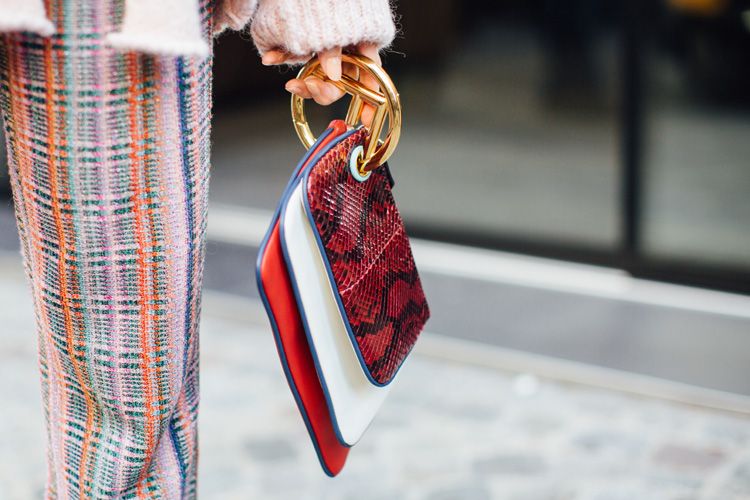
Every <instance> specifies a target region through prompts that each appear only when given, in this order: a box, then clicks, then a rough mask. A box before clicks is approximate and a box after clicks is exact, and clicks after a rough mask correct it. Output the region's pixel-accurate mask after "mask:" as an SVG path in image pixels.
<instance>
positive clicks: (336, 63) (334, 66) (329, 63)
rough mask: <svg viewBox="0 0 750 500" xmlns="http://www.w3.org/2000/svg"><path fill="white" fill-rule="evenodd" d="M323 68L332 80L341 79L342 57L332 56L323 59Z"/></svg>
mask: <svg viewBox="0 0 750 500" xmlns="http://www.w3.org/2000/svg"><path fill="white" fill-rule="evenodd" d="M323 70H324V71H325V72H326V75H328V78H330V79H331V80H333V81H335V82H337V81H339V80H341V57H338V56H336V57H331V58H329V59H326V60H325V61H323Z"/></svg>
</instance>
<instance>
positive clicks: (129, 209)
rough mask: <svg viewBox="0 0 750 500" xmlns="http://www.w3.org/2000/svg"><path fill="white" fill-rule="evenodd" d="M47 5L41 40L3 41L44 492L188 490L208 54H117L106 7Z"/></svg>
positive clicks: (5, 106)
mask: <svg viewBox="0 0 750 500" xmlns="http://www.w3.org/2000/svg"><path fill="white" fill-rule="evenodd" d="M46 3H47V9H46V10H47V13H48V15H49V17H50V19H51V20H52V21H53V23H54V24H55V26H56V33H55V34H54V35H53V36H51V37H48V38H41V37H38V36H36V35H32V34H28V33H17V34H9V35H3V36H2V38H0V107H1V109H2V117H3V122H4V127H5V133H6V139H7V145H8V152H9V162H10V176H11V182H12V187H13V195H14V199H15V208H16V215H17V221H18V229H19V232H20V236H21V244H22V252H23V256H24V262H25V266H26V271H27V274H28V277H29V280H30V283H31V290H32V293H33V298H34V303H35V312H36V319H37V325H38V339H39V343H38V345H39V365H40V369H41V380H42V399H43V404H44V409H45V414H46V421H47V441H48V446H47V462H48V478H47V492H46V496H47V497H48V498H60V499H66V500H67V499H79V498H192V497H194V496H195V487H196V486H195V477H196V466H197V434H196V416H197V410H198V318H199V312H200V287H201V281H202V273H203V255H204V240H205V225H206V208H207V193H208V177H209V132H210V100H211V59H210V58H205V59H197V58H192V59H183V58H174V57H149V56H143V55H136V54H123V53H116V52H114V51H113V50H111V49H110V48H108V47H107V46H106V45H105V44H104V36H105V35H106V34H107V33H109V32H111V31H113V30H114V29H115V27H116V26H117V25H118V24H119V23H120V22H121V18H122V7H123V2H121V1H116V0H47V2H46ZM211 8H212V6H211V2H210V1H209V0H202V2H201V11H202V15H203V26H204V29H205V36H206V38H208V36H209V33H210V28H211V27H210V26H209V24H210V21H209V19H210V15H211Z"/></svg>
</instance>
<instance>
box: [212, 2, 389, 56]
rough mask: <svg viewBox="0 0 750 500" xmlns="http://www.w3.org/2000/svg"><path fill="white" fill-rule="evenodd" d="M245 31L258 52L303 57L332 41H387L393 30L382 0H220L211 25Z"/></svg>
mask: <svg viewBox="0 0 750 500" xmlns="http://www.w3.org/2000/svg"><path fill="white" fill-rule="evenodd" d="M251 18H252V21H251V24H250V32H251V34H252V37H253V40H254V41H255V45H256V47H257V48H258V51H259V52H260V53H261V55H263V54H265V53H266V52H268V51H269V50H272V49H279V50H283V51H285V52H287V53H289V54H290V56H291V57H290V58H289V59H288V62H290V63H295V62H303V61H306V60H307V59H309V58H310V56H312V54H314V53H316V52H320V51H322V50H324V49H328V48H332V47H346V46H350V45H357V44H359V43H364V42H368V43H372V44H374V45H376V46H377V47H379V48H383V47H386V46H387V45H389V44H390V43H391V42H392V41H393V38H394V36H395V34H396V27H395V25H394V22H393V14H392V12H391V7H390V4H389V3H388V0H223V4H222V5H221V9H220V11H219V14H218V17H217V27H218V28H219V29H223V28H225V27H229V28H232V29H241V28H242V27H243V26H244V24H245V23H247V22H248V21H249V20H250V19H251Z"/></svg>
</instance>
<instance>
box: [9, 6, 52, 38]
mask: <svg viewBox="0 0 750 500" xmlns="http://www.w3.org/2000/svg"><path fill="white" fill-rule="evenodd" d="M5 31H30V32H32V33H36V34H38V35H43V36H49V35H51V34H53V33H54V32H55V26H54V25H53V24H52V22H51V21H50V20H49V19H47V17H46V15H45V13H44V2H42V1H41V0H0V32H5Z"/></svg>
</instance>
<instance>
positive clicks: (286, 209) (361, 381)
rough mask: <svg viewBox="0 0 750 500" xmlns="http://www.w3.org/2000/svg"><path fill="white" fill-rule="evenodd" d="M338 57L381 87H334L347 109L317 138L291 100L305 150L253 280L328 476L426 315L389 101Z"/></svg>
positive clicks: (361, 63)
mask: <svg viewBox="0 0 750 500" xmlns="http://www.w3.org/2000/svg"><path fill="white" fill-rule="evenodd" d="M343 60H344V62H345V63H350V64H353V65H354V67H356V68H357V69H358V73H361V72H369V73H370V74H372V75H373V76H374V77H375V78H376V80H377V81H378V82H379V84H380V88H381V89H383V90H382V91H380V92H375V91H372V90H370V89H368V88H366V87H364V86H362V85H361V84H359V81H358V80H357V79H355V78H353V77H350V76H345V77H343V78H342V80H341V82H333V83H335V84H338V85H340V87H341V88H342V89H344V90H345V91H346V92H348V93H350V94H352V102H351V104H350V108H349V112H348V113H347V118H346V120H345V121H341V120H334V121H333V122H332V123H331V125H330V126H329V128H328V129H327V130H326V131H325V132H323V134H321V135H320V137H319V138H318V139H317V140H315V139H313V135H312V132H311V131H310V128H309V125H308V124H307V120H306V119H305V115H304V101H303V100H302V99H300V98H298V97H296V96H293V98H292V113H293V120H294V124H295V126H296V128H297V132H298V135H299V136H300V138H301V140H302V142H303V144H305V145H306V146H308V152H307V153H306V155H305V156H304V157H303V159H302V161H301V162H300V163H299V164H298V166H297V167H296V168H295V169H294V172H293V173H292V176H291V178H290V180H289V182H288V184H287V187H286V188H285V190H284V192H283V194H282V196H281V200H280V202H279V205H278V208H277V210H276V212H275V214H274V217H273V219H272V221H271V224H270V226H269V229H268V231H267V234H266V237H265V238H264V240H263V243H262V244H261V248H260V252H259V256H258V262H257V273H256V275H257V281H258V289H259V291H260V295H261V298H262V300H263V303H264V305H265V307H266V311H267V313H268V316H269V319H270V322H271V325H272V329H273V331H274V338H275V341H276V346H277V349H278V352H279V358H280V360H281V364H282V367H283V369H284V373H285V375H286V378H287V381H288V383H289V387H290V389H291V391H292V394H293V395H294V398H295V400H296V402H297V406H298V408H299V411H300V413H301V415H302V418H303V420H304V422H305V424H306V426H307V429H308V433H309V435H310V438H311V440H312V442H313V445H314V447H315V450H316V452H317V455H318V458H319V461H320V463H321V466H322V467H323V470H324V471H325V472H326V473H327V474H328V475H330V476H335V475H336V474H338V473H339V472H340V471H341V470H342V469H343V467H344V464H345V462H346V459H347V456H348V453H349V450H350V448H351V447H352V446H354V445H355V444H356V443H357V442H358V441H359V439H360V438H361V437H362V435H363V433H364V432H365V430H366V429H367V427H368V426H369V425H370V423H371V422H372V420H373V419H374V417H375V415H376V414H377V411H378V409H379V408H380V406H381V405H382V404H383V401H384V400H385V398H386V397H387V395H388V393H389V391H390V389H391V387H392V383H393V381H394V380H395V379H396V378H397V374H398V372H399V370H400V368H401V367H402V366H403V364H404V362H405V361H406V359H407V358H408V355H409V353H410V352H411V350H412V349H413V347H414V344H415V342H416V340H417V338H418V336H419V334H420V332H421V331H422V329H423V327H424V325H425V323H426V321H427V319H428V318H429V314H430V313H429V307H428V305H427V301H426V298H425V295H424V291H423V289H422V284H421V281H420V278H419V273H418V272H417V268H416V265H415V263H414V258H413V255H412V251H411V246H410V244H409V239H408V237H407V235H406V231H405V229H404V224H403V221H402V219H401V216H400V214H399V212H398V208H397V206H396V203H395V199H394V197H393V193H392V188H393V184H394V182H393V178H392V176H391V174H390V171H389V168H388V165H387V164H386V163H385V162H386V160H387V159H388V157H389V156H390V154H391V153H392V152H393V150H394V149H395V146H396V143H397V142H398V137H399V132H400V123H401V116H400V115H401V108H400V102H399V101H398V94H397V93H396V91H395V88H394V86H393V83H392V81H391V80H390V78H389V77H388V75H387V74H386V73H385V72H384V71H383V70H382V69H381V68H380V67H379V66H377V65H376V64H374V63H373V62H372V61H370V60H369V59H366V58H364V57H362V56H352V55H344V57H343ZM313 74H315V75H316V76H320V77H323V75H322V72H321V71H320V68H319V63H318V62H317V61H316V60H314V61H311V62H309V63H308V64H307V65H306V66H305V67H304V68H303V69H302V70H301V71H300V75H299V78H306V77H308V76H310V75H313ZM364 103H368V104H371V105H373V106H375V107H376V112H375V116H374V119H373V122H372V125H371V126H370V128H369V129H368V128H365V127H363V126H356V122H358V121H359V115H360V114H361V111H362V108H363V105H364ZM386 119H387V120H388V123H389V130H388V133H387V135H386V137H385V139H384V140H383V141H380V140H379V136H380V135H381V131H382V128H383V127H384V123H385V121H386Z"/></svg>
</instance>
